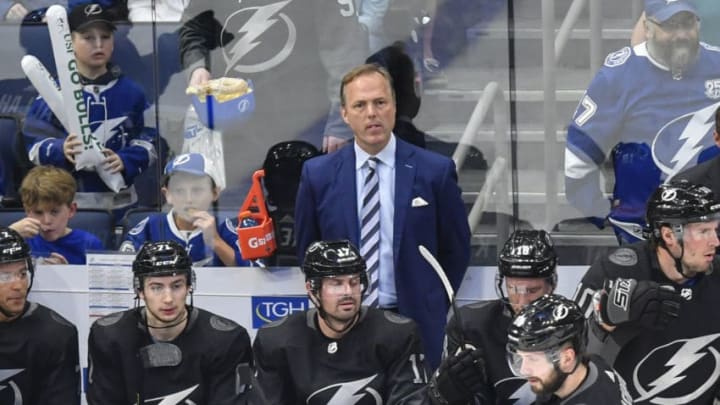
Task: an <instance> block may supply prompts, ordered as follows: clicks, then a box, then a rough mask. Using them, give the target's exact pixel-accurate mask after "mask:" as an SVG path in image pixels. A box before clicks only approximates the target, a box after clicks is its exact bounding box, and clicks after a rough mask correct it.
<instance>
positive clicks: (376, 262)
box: [360, 157, 380, 307]
mask: <svg viewBox="0 0 720 405" xmlns="http://www.w3.org/2000/svg"><path fill="white" fill-rule="evenodd" d="M379 162H380V161H379V159H378V158H376V157H371V158H369V159H368V160H367V167H368V173H367V176H366V177H365V182H364V183H363V188H362V195H363V199H362V209H361V211H360V219H361V220H360V225H361V228H360V254H361V255H362V256H363V258H365V262H366V264H367V274H368V280H369V284H370V285H369V286H368V289H367V292H366V298H365V304H366V305H367V306H371V307H377V306H378V292H379V291H378V285H379V284H378V283H379V278H380V277H379V276H380V274H379V273H380V272H379V267H380V182H379V176H378V174H377V165H378V163H379Z"/></svg>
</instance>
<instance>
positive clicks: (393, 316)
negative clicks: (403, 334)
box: [383, 311, 412, 325]
mask: <svg viewBox="0 0 720 405" xmlns="http://www.w3.org/2000/svg"><path fill="white" fill-rule="evenodd" d="M383 314H384V315H385V319H387V320H388V321H390V322H391V323H396V324H398V325H404V324H406V323H410V322H411V321H412V319H410V318H408V317H405V316H402V315H400V314H397V313H395V312H392V311H383Z"/></svg>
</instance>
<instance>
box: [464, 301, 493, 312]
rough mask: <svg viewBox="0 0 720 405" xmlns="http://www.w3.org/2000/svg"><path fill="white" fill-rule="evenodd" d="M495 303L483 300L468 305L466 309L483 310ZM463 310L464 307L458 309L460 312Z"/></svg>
mask: <svg viewBox="0 0 720 405" xmlns="http://www.w3.org/2000/svg"><path fill="white" fill-rule="evenodd" d="M493 303H494V301H493V300H482V301H477V302H473V303H470V304H467V305H465V306H464V307H465V308H467V309H472V310H480V309H483V308H488V307H490V306H491V305H492V304H493ZM462 310H463V307H460V308H458V311H462Z"/></svg>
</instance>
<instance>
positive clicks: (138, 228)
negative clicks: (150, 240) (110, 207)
mask: <svg viewBox="0 0 720 405" xmlns="http://www.w3.org/2000/svg"><path fill="white" fill-rule="evenodd" d="M149 220H150V217H145V219H143V220H142V221H140V222H138V223H137V225H135V226H134V227H133V228H132V229H131V230H129V231H128V234H130V235H139V234H140V233H141V232H142V231H143V230H144V229H145V226H146V225H147V223H148V221H149Z"/></svg>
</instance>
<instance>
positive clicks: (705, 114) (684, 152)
mask: <svg viewBox="0 0 720 405" xmlns="http://www.w3.org/2000/svg"><path fill="white" fill-rule="evenodd" d="M718 106H720V103H716V104H712V105H709V106H707V107H705V108H703V109H701V110H699V111H695V112H691V113H688V114H685V115H682V116H680V117H678V118H675V119H674V120H672V121H670V122H668V123H667V124H665V125H664V126H663V127H662V128H660V130H659V131H658V132H657V135H656V136H655V139H653V144H652V155H653V160H654V161H655V164H656V165H657V166H658V168H660V170H662V171H663V173H665V174H666V175H667V178H668V180H669V179H671V178H672V177H673V176H674V175H676V174H677V173H678V172H679V171H680V170H682V169H683V168H684V167H685V166H686V165H687V164H688V163H689V162H690V160H692V159H693V158H694V157H695V156H696V155H697V154H698V152H700V151H701V150H702V148H703V140H704V139H705V136H706V135H707V134H708V132H710V131H711V129H712V127H713V125H714V118H713V114H714V113H715V110H716V109H717V108H718ZM686 119H687V120H688V123H687V125H685V128H684V129H683V131H682V133H681V134H680V136H679V137H678V141H681V142H683V143H682V146H681V147H680V148H679V149H678V151H677V152H676V153H675V155H674V156H673V158H672V159H670V164H671V165H672V166H670V165H666V164H664V163H663V162H662V161H661V159H660V158H659V157H658V156H657V154H656V147H657V146H656V144H657V142H658V139H660V135H661V134H662V133H663V132H665V130H666V129H667V128H668V127H670V126H672V125H675V124H676V123H677V122H679V121H683V120H686Z"/></svg>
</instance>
